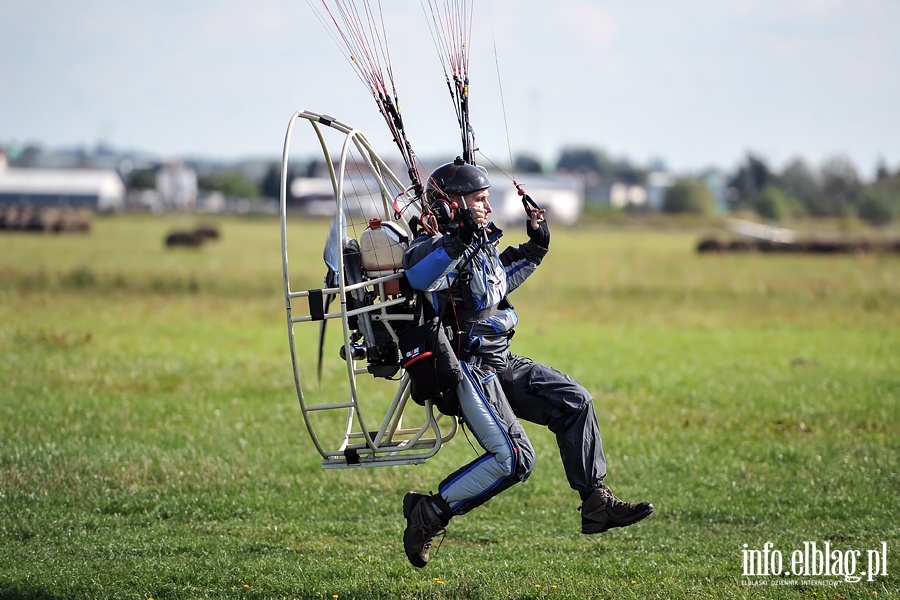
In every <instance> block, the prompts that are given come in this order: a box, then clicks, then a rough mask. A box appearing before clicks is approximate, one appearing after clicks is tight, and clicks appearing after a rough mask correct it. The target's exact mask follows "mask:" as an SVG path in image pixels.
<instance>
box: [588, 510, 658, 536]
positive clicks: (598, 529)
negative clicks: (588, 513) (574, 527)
mask: <svg viewBox="0 0 900 600" xmlns="http://www.w3.org/2000/svg"><path fill="white" fill-rule="evenodd" d="M652 514H653V505H652V504H650V505H649V506H648V507H647V510H645V511H644V512H641V513H638V514H636V515H634V516H633V517H631V518H630V519H627V520H624V521H616V522H613V521H606V522H604V523H600V522H596V521H595V522H592V523H589V524H584V523H582V525H581V533H583V534H586V535H591V534H594V533H603V532H604V531H609V530H610V529H615V528H616V527H628V526H629V525H634V524H635V523H637V522H638V521H642V520H643V519H646V518H647V517H649V516H650V515H652Z"/></svg>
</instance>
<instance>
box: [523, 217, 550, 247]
mask: <svg viewBox="0 0 900 600" xmlns="http://www.w3.org/2000/svg"><path fill="white" fill-rule="evenodd" d="M525 230H526V231H527V232H528V239H530V240H531V241H532V242H534V243H535V244H537V245H538V246H540V247H541V248H545V249H549V248H550V226H549V225H547V221H546V220H543V221H538V227H537V229H535V228H534V227H532V226H531V219H528V220H527V221H525Z"/></svg>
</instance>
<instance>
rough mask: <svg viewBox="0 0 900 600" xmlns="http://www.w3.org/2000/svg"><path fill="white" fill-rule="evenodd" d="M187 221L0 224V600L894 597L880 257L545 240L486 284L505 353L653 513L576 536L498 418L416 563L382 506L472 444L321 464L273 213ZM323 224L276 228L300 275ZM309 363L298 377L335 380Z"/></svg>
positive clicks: (654, 237)
mask: <svg viewBox="0 0 900 600" xmlns="http://www.w3.org/2000/svg"><path fill="white" fill-rule="evenodd" d="M215 223H216V224H217V225H218V227H219V228H220V230H221V232H222V239H221V240H219V241H217V242H213V243H211V244H209V245H207V246H205V247H203V248H201V249H199V250H181V251H171V250H166V249H165V248H163V245H162V239H163V236H164V234H165V232H166V231H168V230H169V229H170V228H173V227H176V226H179V225H185V224H187V225H193V224H194V220H193V217H188V216H171V217H164V218H157V217H149V216H146V217H136V216H125V217H123V216H120V217H112V218H99V219H96V220H95V222H94V226H93V231H92V232H91V233H90V234H88V235H70V236H65V235H62V236H51V235H46V236H43V235H37V236H32V235H26V234H18V235H10V234H7V235H3V236H0V599H12V598H59V599H62V598H73V599H74V598H115V599H125V598H134V599H146V598H155V599H157V600H160V599H169V598H234V599H247V598H254V599H257V598H258V599H261V598H305V599H313V600H315V599H325V600H328V599H334V598H340V599H352V598H384V599H399V598H475V599H486V600H487V599H496V598H516V599H520V598H521V599H530V598H572V599H579V598H635V599H637V598H675V597H678V598H710V597H714V598H797V597H808V598H813V597H817V598H820V599H822V598H863V597H866V598H869V597H875V596H876V595H877V597H885V596H887V597H891V596H892V595H894V594H897V593H898V589H900V562H898V560H900V556H898V551H900V501H898V498H900V466H898V459H900V408H898V398H900V257H897V256H896V255H894V256H855V257H854V256H795V255H777V256H773V255H768V256H767V255H730V256H698V255H696V254H695V253H694V252H693V246H694V243H695V241H696V235H695V234H693V233H690V232H678V231H667V232H650V231H630V232H627V233H626V232H622V231H616V230H611V229H609V228H603V227H600V226H594V227H584V228H581V229H577V230H572V231H565V230H563V229H560V228H557V229H554V231H553V242H552V249H551V253H550V255H549V256H548V259H547V261H546V263H545V265H544V266H543V267H542V268H541V269H540V270H539V271H538V272H537V273H536V274H535V275H534V277H533V278H532V280H531V281H530V282H529V283H528V284H527V285H526V286H525V287H523V288H522V289H521V290H519V291H518V292H517V293H516V294H515V296H514V297H513V302H514V304H515V305H516V308H517V310H518V312H519V314H520V318H521V326H520V328H519V332H518V333H517V336H516V338H515V343H514V349H515V350H516V351H517V352H519V353H521V354H525V355H529V356H532V357H534V358H536V359H538V360H540V361H542V362H545V363H548V364H551V365H553V366H556V367H557V368H560V369H561V370H563V371H566V372H568V373H570V374H572V375H573V376H575V377H576V378H577V379H579V380H580V381H581V382H582V383H584V384H585V385H586V387H587V388H588V389H589V390H591V392H592V393H593V394H594V397H595V405H596V409H597V413H598V416H599V418H600V422H601V429H602V431H603V433H604V446H605V449H606V453H607V458H608V460H609V467H610V472H609V476H608V480H607V481H608V483H609V484H610V486H611V487H612V488H613V489H614V490H615V491H616V492H617V493H618V494H619V495H620V496H621V497H625V498H627V499H634V500H642V499H646V500H650V501H652V502H653V503H654V505H655V506H656V509H657V510H656V513H655V514H654V515H653V516H652V517H650V518H649V519H647V520H646V521H644V522H642V523H640V524H638V525H636V526H634V527H631V528H627V529H619V530H613V531H610V532H608V533H605V534H602V535H600V536H583V535H581V534H580V520H579V519H580V513H578V512H577V510H576V509H577V506H578V501H577V495H576V494H575V493H574V492H572V491H571V490H570V489H568V487H567V484H566V481H565V478H564V476H563V473H562V469H561V466H560V462H559V458H558V455H557V451H556V447H555V441H554V438H553V437H552V435H550V434H549V433H548V432H547V431H545V430H543V429H541V428H539V427H535V426H532V425H530V424H526V431H527V433H528V435H529V437H530V438H531V439H532V441H533V442H534V444H535V446H536V449H537V467H536V470H535V472H534V474H533V476H532V477H531V479H529V480H528V481H527V482H526V483H524V484H522V485H519V486H515V487H514V488H512V489H511V490H509V491H508V492H506V493H504V494H503V495H501V496H499V497H498V498H496V499H494V500H492V501H491V502H489V503H488V504H487V505H485V506H484V507H482V508H480V509H478V510H477V511H474V512H472V513H470V514H469V515H466V516H465V517H461V518H458V519H456V520H454V521H453V522H452V523H451V525H450V528H449V531H448V533H447V536H446V539H445V540H444V541H443V543H442V545H441V546H440V548H439V550H438V551H437V553H436V556H435V557H434V558H433V560H432V563H431V564H429V565H428V567H427V568H425V569H423V570H417V569H414V568H413V567H411V566H410V565H409V564H408V562H407V560H406V557H405V556H404V553H403V548H402V544H401V535H402V530H403V526H404V520H403V518H402V515H401V508H400V501H401V498H402V496H403V494H404V493H405V492H406V491H408V490H409V489H417V490H420V491H427V490H429V489H432V490H433V489H435V487H436V485H437V482H438V481H439V480H440V479H441V478H443V476H444V475H445V474H446V473H447V472H449V471H450V470H452V469H455V468H456V467H457V466H459V465H460V464H462V463H463V462H466V461H468V460H470V459H471V458H472V456H473V450H472V448H471V447H470V446H469V444H468V443H466V441H465V439H464V438H462V437H460V438H459V439H455V440H453V441H452V442H451V443H450V444H449V445H448V446H447V447H446V448H444V449H443V450H442V451H441V452H440V454H438V455H437V456H436V457H435V458H434V459H432V460H430V461H429V462H427V463H426V464H424V465H420V466H415V467H396V468H387V469H385V468H382V469H366V470H352V471H328V472H325V471H323V470H322V469H321V467H320V460H319V456H318V454H317V453H316V452H315V450H314V448H313V446H312V444H311V442H310V441H309V439H308V438H307V436H306V433H305V429H304V427H303V424H302V420H301V416H300V409H299V406H298V403H297V398H296V394H295V391H294V388H293V380H292V376H291V368H290V359H289V355H288V347H287V335H286V328H285V323H284V300H283V293H282V290H281V264H280V254H279V253H280V239H279V232H278V223H277V222H276V221H274V220H271V219H263V218H260V219H248V220H238V219H221V220H217V221H215ZM326 229H327V224H325V223H320V222H311V223H310V222H306V223H301V222H297V223H294V224H292V226H291V230H290V235H291V239H292V240H295V241H296V242H297V244H298V245H297V247H296V248H297V252H298V253H299V254H298V255H300V256H306V257H308V261H306V262H304V261H303V260H295V259H293V258H292V261H293V262H292V268H293V269H295V270H302V271H305V272H306V275H305V276H307V277H308V280H309V286H310V287H315V286H318V282H319V281H320V280H321V275H322V271H323V269H322V266H321V260H320V258H319V257H320V256H321V246H322V240H323V239H324V236H325V232H326ZM509 237H510V238H511V239H512V240H519V238H520V236H519V235H518V232H512V233H510V234H509ZM333 349H334V346H333V345H332V350H333ZM332 354H334V352H332ZM307 366H308V365H307ZM332 367H333V368H330V369H329V370H326V373H325V377H324V380H323V382H322V384H321V385H318V386H317V385H315V384H313V383H311V384H310V388H309V393H310V394H318V395H320V396H321V397H331V396H335V395H337V396H339V397H340V396H342V395H343V392H342V391H341V379H340V366H339V365H335V364H334V361H333V363H332ZM767 542H771V544H772V546H769V548H771V549H772V550H777V551H778V552H780V553H781V555H782V556H783V566H784V568H785V569H786V570H787V569H789V568H791V561H792V556H793V553H794V552H795V551H803V549H804V543H805V542H815V543H816V544H817V548H822V547H823V546H824V544H825V543H826V542H828V543H829V544H830V547H831V549H832V550H839V551H840V553H841V554H840V557H841V558H843V559H844V560H841V561H836V562H837V565H836V568H834V569H833V571H840V572H841V573H844V574H846V573H847V571H849V570H850V566H851V564H850V562H849V558H851V557H854V556H855V555H854V554H852V552H851V551H854V550H855V551H859V552H860V553H861V554H860V555H859V559H858V562H857V563H856V564H855V565H853V567H854V572H855V574H856V575H860V574H861V573H862V572H863V571H866V569H867V564H868V563H867V558H868V557H869V556H870V554H869V553H868V551H875V552H876V553H878V554H877V556H879V557H881V556H882V554H880V553H879V552H880V551H882V550H883V549H886V556H884V558H885V559H886V565H882V567H883V568H882V569H881V570H880V571H879V574H878V575H877V576H873V577H871V579H873V580H872V581H868V579H869V577H868V576H863V577H862V581H859V582H848V581H845V579H847V578H845V577H843V576H839V575H829V576H824V575H821V576H816V575H813V574H811V573H812V572H811V571H810V574H809V575H807V576H790V577H788V576H781V577H775V576H754V577H748V576H745V575H744V571H743V568H744V566H743V557H744V556H745V554H744V552H745V551H747V550H763V549H764V547H765V544H766V543H767ZM806 547H807V548H809V547H810V546H809V545H807V546H806ZM772 556H775V553H774V552H771V553H770V554H768V555H767V557H772ZM882 572H884V573H886V574H881V573H882ZM851 579H852V578H851Z"/></svg>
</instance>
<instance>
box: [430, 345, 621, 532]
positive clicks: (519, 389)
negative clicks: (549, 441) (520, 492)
mask: <svg viewBox="0 0 900 600" xmlns="http://www.w3.org/2000/svg"><path fill="white" fill-rule="evenodd" d="M492 358H493V357H492ZM479 362H480V361H478V360H477V358H476V360H473V361H470V363H462V366H463V375H464V377H463V381H462V383H460V384H459V386H458V387H457V395H458V397H459V403H460V409H461V413H462V418H463V420H464V422H465V426H466V427H468V428H469V430H470V431H471V432H472V434H473V435H474V437H475V439H476V440H477V441H478V443H479V444H480V445H481V447H482V448H483V449H484V454H482V455H481V456H479V457H478V458H476V459H475V460H473V461H472V462H470V463H469V464H467V465H464V466H463V467H461V468H460V469H458V470H456V471H455V472H453V473H451V474H450V475H448V476H447V477H446V478H445V479H444V480H443V481H442V482H441V484H440V486H439V490H440V495H441V497H442V498H443V499H444V501H446V502H447V504H448V505H449V507H450V509H451V510H452V512H453V514H454V515H461V514H465V513H467V512H468V511H470V510H472V509H473V508H475V507H477V506H480V505H481V504H484V503H485V502H487V501H488V500H490V499H491V498H493V497H494V496H496V495H497V494H499V493H500V492H502V491H503V490H505V489H507V488H509V487H510V486H512V485H514V484H515V483H518V482H519V481H525V480H526V479H527V478H528V476H529V475H530V474H531V471H532V469H533V468H534V448H533V447H532V445H531V442H530V441H529V440H528V437H527V436H526V435H525V431H524V430H523V429H522V425H521V423H520V422H519V419H520V418H521V419H524V420H526V421H529V422H532V423H537V424H539V425H544V426H546V427H548V428H549V429H550V431H552V432H553V433H554V434H556V442H557V445H558V446H559V453H560V457H561V458H562V463H563V469H564V470H565V473H566V478H567V479H568V481H569V485H570V486H571V487H572V489H574V490H575V491H577V492H578V493H579V494H580V495H581V498H582V500H583V499H586V498H587V496H588V495H589V494H590V493H591V491H592V490H594V489H596V488H597V487H599V486H600V485H601V483H602V481H603V478H604V477H605V476H606V458H605V457H604V455H603V443H602V441H601V439H600V427H599V425H598V423H597V416H596V414H595V413H594V406H593V400H592V398H591V395H590V393H589V392H588V391H587V390H586V389H585V388H584V386H582V385H581V384H579V383H578V382H577V381H575V380H574V379H572V378H571V377H569V376H568V375H565V374H563V373H560V372H559V371H557V370H556V369H553V368H551V367H548V366H546V365H542V364H540V363H536V362H534V361H532V360H530V359H528V358H524V357H521V356H516V355H514V354H511V353H507V354H506V361H505V368H504V367H503V366H501V364H499V363H497V362H496V359H494V360H492V361H491V363H492V366H491V367H485V366H480V365H479Z"/></svg>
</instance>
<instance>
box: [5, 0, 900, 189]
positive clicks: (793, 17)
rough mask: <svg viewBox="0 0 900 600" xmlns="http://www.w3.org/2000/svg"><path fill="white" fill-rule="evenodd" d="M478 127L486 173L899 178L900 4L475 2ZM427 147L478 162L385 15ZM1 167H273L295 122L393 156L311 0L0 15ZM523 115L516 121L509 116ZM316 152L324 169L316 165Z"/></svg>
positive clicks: (420, 55) (424, 66)
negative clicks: (247, 162)
mask: <svg viewBox="0 0 900 600" xmlns="http://www.w3.org/2000/svg"><path fill="white" fill-rule="evenodd" d="M476 4H477V6H476V7H475V15H474V17H475V18H474V21H473V25H472V29H473V34H472V37H473V41H472V47H471V48H470V54H471V64H470V73H471V82H472V89H471V103H472V109H471V110H472V117H471V118H472V124H473V126H474V128H475V131H476V139H477V142H478V145H479V146H480V148H481V149H482V151H483V152H484V154H485V156H487V157H488V158H490V159H491V160H493V161H495V162H498V163H504V162H507V161H508V160H509V157H510V155H513V156H518V155H523V154H524V155H528V156H530V157H533V158H534V159H535V160H537V161H539V162H540V163H542V164H544V165H547V166H549V165H552V164H553V163H555V162H556V161H557V160H558V158H559V157H560V155H561V153H563V152H564V151H565V150H566V149H567V148H577V147H581V148H598V149H602V150H603V151H604V152H606V153H608V154H609V155H610V156H612V157H615V158H616V159H617V160H621V161H628V162H631V163H634V164H639V165H644V166H646V167H647V168H650V169H651V170H670V171H674V172H698V171H700V170H703V169H708V168H711V167H716V168H720V169H734V168H736V167H738V165H740V164H741V163H742V161H746V159H747V156H748V155H750V154H752V155H754V156H757V157H759V158H760V159H761V160H763V161H765V162H766V163H768V164H769V165H770V166H771V167H774V168H779V169H780V168H784V167H785V166H786V165H788V164H789V163H791V161H796V160H797V159H801V160H803V161H805V162H807V163H808V164H810V165H820V164H822V163H823V162H826V161H829V160H833V159H834V158H835V157H840V158H841V159H843V160H845V161H846V162H849V163H852V165H855V167H856V168H857V169H858V172H859V173H860V175H861V176H862V177H863V178H865V179H870V178H873V177H875V176H876V172H877V170H878V169H879V168H884V167H886V168H887V170H888V171H889V172H891V171H893V170H895V169H900V141H898V138H897V132H898V131H900V113H898V111H897V107H898V106H900V38H898V36H896V35H895V32H894V29H895V27H896V23H898V22H900V4H897V3H894V2H890V1H889V0H862V1H855V2H851V1H849V0H781V1H775V0H740V1H736V2H730V3H717V2H713V1H712V0H675V1H672V2H666V3H662V2H646V1H645V2H632V3H627V4H625V3H608V2H604V3H601V2H585V1H578V0H559V1H557V2H538V1H535V0H527V1H520V2H514V1H513V0H491V2H479V3H476ZM381 9H382V11H383V16H384V19H385V28H386V30H387V33H388V35H389V36H390V39H389V42H388V44H389V47H390V50H391V62H392V65H393V70H394V78H395V81H396V84H397V90H398V93H399V98H400V103H401V108H402V110H403V114H404V119H405V122H406V128H407V131H408V135H409V139H410V142H411V143H412V145H413V147H414V149H415V150H416V152H417V154H418V155H419V156H420V157H425V158H426V159H427V158H429V157H435V158H439V159H440V158H452V156H455V155H456V154H458V153H459V148H458V146H459V142H458V138H459V136H458V127H457V123H456V120H455V114H454V112H453V107H452V104H451V101H450V98H449V94H448V93H447V88H446V84H445V82H444V75H443V71H442V69H441V66H440V62H439V59H438V56H437V52H436V50H435V48H434V42H433V40H432V39H431V35H430V31H429V29H428V27H427V25H426V18H425V15H424V14H423V10H422V8H421V6H420V5H419V3H418V2H412V1H396V0H395V1H392V2H389V3H382V7H381ZM0 73H2V77H0V98H3V100H2V108H3V110H2V111H0V147H6V148H7V152H9V151H10V149H11V150H12V151H13V152H15V151H18V150H19V149H21V148H24V147H27V146H29V145H32V146H40V147H43V148H79V147H80V148H97V147H110V148H116V149H128V150H132V151H137V152H143V153H148V154H151V155H156V156H161V157H165V158H167V159H174V158H190V157H194V158H197V157H202V158H207V159H214V160H226V161H227V160H242V159H248V158H275V157H278V156H279V155H280V153H281V149H282V145H283V139H284V130H285V128H286V126H287V122H288V119H289V118H290V116H291V114H293V112H294V111H295V110H300V109H306V110H311V111H314V112H319V113H327V114H330V115H332V116H334V117H336V118H338V119H340V120H342V121H344V122H345V123H348V124H350V125H352V126H354V127H357V128H359V129H361V130H363V131H364V132H365V133H366V134H367V136H368V137H369V138H370V139H371V140H372V142H373V145H374V146H375V147H376V148H378V149H379V150H380V151H382V152H384V153H385V154H389V155H391V156H394V155H396V150H394V148H393V146H392V144H391V140H390V137H389V135H388V132H387V128H386V127H385V125H384V123H383V121H382V120H381V116H380V115H379V113H378V112H377V109H376V107H375V104H374V102H373V100H372V98H371V96H370V95H369V93H368V91H367V90H366V88H365V87H364V85H363V84H362V83H361V82H360V81H359V79H358V78H357V76H356V73H355V72H354V70H353V68H352V67H351V65H350V64H349V63H348V61H347V59H346V58H345V57H344V55H343V54H342V53H341V51H340V49H339V48H338V47H337V46H336V44H335V43H334V41H333V40H332V39H331V37H330V36H329V33H328V31H327V30H326V28H325V27H324V26H323V25H322V24H321V23H320V22H319V20H318V18H317V17H316V15H315V13H314V12H313V11H312V9H311V8H310V7H309V5H308V4H307V3H306V2H303V1H293V2H286V1H284V0H261V1H260V2H256V3H253V6H252V8H250V6H249V5H248V4H246V3H241V2H233V1H223V2H216V3H213V2H198V3H190V4H183V3H174V2H152V3H149V2H139V3H116V2H111V1H110V0H88V1H86V2H82V3H77V4H70V3H65V2H59V1H51V2H45V3H40V4H34V3H5V4H3V5H0ZM504 113H505V118H504ZM311 150H317V149H311Z"/></svg>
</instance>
